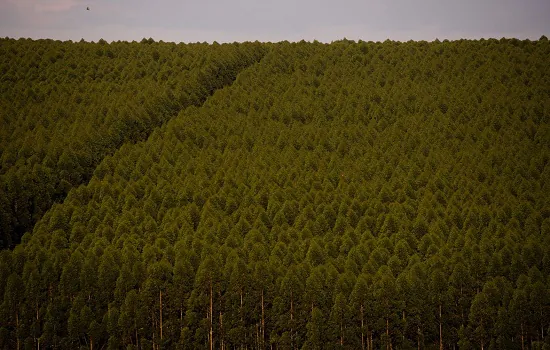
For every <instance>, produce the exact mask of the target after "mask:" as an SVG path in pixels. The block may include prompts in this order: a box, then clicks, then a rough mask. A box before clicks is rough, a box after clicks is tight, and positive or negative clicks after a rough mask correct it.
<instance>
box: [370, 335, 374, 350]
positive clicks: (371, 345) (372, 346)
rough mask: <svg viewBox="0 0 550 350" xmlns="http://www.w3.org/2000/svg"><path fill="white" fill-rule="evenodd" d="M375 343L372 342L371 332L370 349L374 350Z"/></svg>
mask: <svg viewBox="0 0 550 350" xmlns="http://www.w3.org/2000/svg"><path fill="white" fill-rule="evenodd" d="M373 343H374V341H373V340H372V331H370V349H371V350H372V349H373V348H374V345H373Z"/></svg>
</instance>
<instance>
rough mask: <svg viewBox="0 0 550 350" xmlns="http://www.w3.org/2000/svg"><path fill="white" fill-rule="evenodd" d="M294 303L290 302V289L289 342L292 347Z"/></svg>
mask: <svg viewBox="0 0 550 350" xmlns="http://www.w3.org/2000/svg"><path fill="white" fill-rule="evenodd" d="M293 325H294V305H293V304H292V291H290V344H291V346H292V349H294V329H293V328H292V327H293Z"/></svg>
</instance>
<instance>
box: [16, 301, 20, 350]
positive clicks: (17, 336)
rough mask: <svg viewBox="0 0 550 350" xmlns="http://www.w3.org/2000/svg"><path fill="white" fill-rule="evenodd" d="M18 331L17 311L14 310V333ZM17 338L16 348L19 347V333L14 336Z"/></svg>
mask: <svg viewBox="0 0 550 350" xmlns="http://www.w3.org/2000/svg"><path fill="white" fill-rule="evenodd" d="M18 332H19V312H17V311H15V333H16V334H17V333H18ZM15 337H16V338H17V350H19V349H20V344H19V335H16V336H15Z"/></svg>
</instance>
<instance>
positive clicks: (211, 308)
mask: <svg viewBox="0 0 550 350" xmlns="http://www.w3.org/2000/svg"><path fill="white" fill-rule="evenodd" d="M212 299H213V297H212V281H210V350H212V349H213V348H214V331H213V329H212V323H213V319H212V316H213V305H212V304H213V300H212Z"/></svg>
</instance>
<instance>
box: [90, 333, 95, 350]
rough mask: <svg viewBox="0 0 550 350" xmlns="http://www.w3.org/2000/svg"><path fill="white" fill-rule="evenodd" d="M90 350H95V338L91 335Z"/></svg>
mask: <svg viewBox="0 0 550 350" xmlns="http://www.w3.org/2000/svg"><path fill="white" fill-rule="evenodd" d="M90 350H94V338H93V337H92V336H91V335H90Z"/></svg>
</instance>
